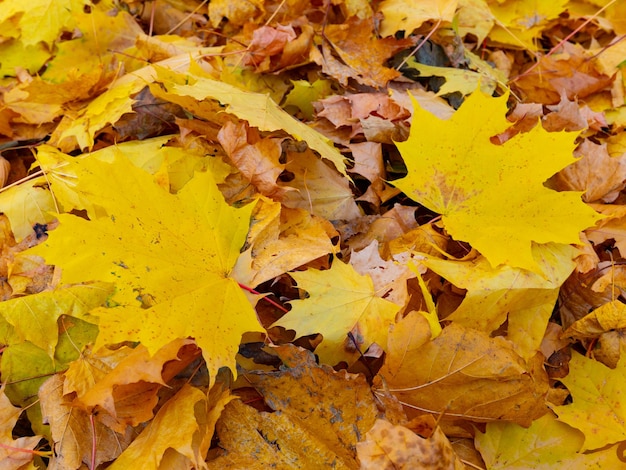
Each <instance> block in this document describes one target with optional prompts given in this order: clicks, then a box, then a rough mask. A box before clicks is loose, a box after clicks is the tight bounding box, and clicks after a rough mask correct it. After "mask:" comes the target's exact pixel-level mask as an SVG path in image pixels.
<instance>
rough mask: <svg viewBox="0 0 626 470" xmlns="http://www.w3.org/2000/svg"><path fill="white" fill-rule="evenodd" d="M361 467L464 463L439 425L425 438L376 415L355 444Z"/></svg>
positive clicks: (453, 469) (453, 467) (458, 467)
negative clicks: (374, 420)
mask: <svg viewBox="0 0 626 470" xmlns="http://www.w3.org/2000/svg"><path fill="white" fill-rule="evenodd" d="M356 448H357V455H358V457H359V461H360V462H361V470H378V469H385V470H386V469H389V470H391V469H400V470H409V469H412V468H440V469H442V470H462V469H464V468H465V465H463V463H462V462H461V461H460V460H459V458H458V457H457V456H456V454H455V452H454V450H453V449H452V446H451V445H450V442H449V441H448V439H447V438H446V436H445V434H444V433H443V432H442V431H441V429H438V428H437V429H436V430H435V432H434V433H433V435H432V436H430V437H429V438H428V439H424V438H422V437H420V436H418V435H417V434H415V433H413V432H412V431H411V430H409V429H407V428H405V427H404V426H400V425H395V426H394V425H393V424H391V423H389V422H387V421H384V420H381V419H378V420H376V423H374V426H373V427H372V429H370V430H369V431H368V432H367V434H366V439H365V440H364V441H362V442H359V443H358V444H357V447H356Z"/></svg>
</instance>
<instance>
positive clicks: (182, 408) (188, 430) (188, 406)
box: [108, 385, 228, 470]
mask: <svg viewBox="0 0 626 470" xmlns="http://www.w3.org/2000/svg"><path fill="white" fill-rule="evenodd" d="M227 402H228V398H227V399H226V400H224V402H223V403H221V406H223V405H225V404H226V403H227ZM206 404H207V397H206V395H205V394H204V393H202V392H201V391H200V390H199V389H197V388H195V387H192V386H190V385H184V386H183V388H181V389H180V390H179V391H178V392H177V393H176V395H174V396H173V397H172V398H170V399H169V400H167V402H166V403H165V404H164V405H163V407H162V408H161V409H160V410H159V411H158V413H157V414H156V416H155V417H154V419H153V420H152V421H151V422H150V424H148V426H146V428H145V429H144V430H143V431H142V432H141V434H139V436H137V438H135V440H133V442H132V443H131V444H130V445H129V446H128V448H127V449H126V450H125V451H124V452H123V453H122V455H120V456H119V457H118V458H117V459H115V461H114V462H113V463H112V464H111V465H110V466H109V467H108V468H110V469H112V470H115V469H126V468H131V467H133V466H135V465H137V462H142V464H141V465H142V468H145V469H154V470H157V469H159V468H161V467H160V465H161V464H162V460H163V459H164V458H165V456H166V453H167V452H171V451H175V452H177V453H178V454H180V455H182V457H183V458H182V459H180V460H177V462H178V466H172V467H170V468H185V467H187V466H190V465H193V466H194V467H195V468H204V467H205V464H204V459H205V458H206V455H205V454H206V450H208V449H204V452H202V449H201V448H200V444H201V443H202V442H203V441H204V440H205V439H206V434H213V429H212V426H211V425H209V424H208V423H206V421H205V417H206V414H207V410H206ZM211 424H212V425H213V426H214V425H215V422H213V423H211ZM170 458H173V457H170ZM183 465H184V467H183Z"/></svg>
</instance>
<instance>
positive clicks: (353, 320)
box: [272, 260, 400, 364]
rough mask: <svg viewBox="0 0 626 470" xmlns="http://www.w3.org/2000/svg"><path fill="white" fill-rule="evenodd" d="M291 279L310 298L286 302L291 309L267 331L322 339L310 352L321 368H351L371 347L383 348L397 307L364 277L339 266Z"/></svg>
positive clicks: (311, 270)
mask: <svg viewBox="0 0 626 470" xmlns="http://www.w3.org/2000/svg"><path fill="white" fill-rule="evenodd" d="M290 276H292V277H293V278H294V279H295V280H296V282H297V283H298V288H300V289H303V290H305V291H307V292H308V294H309V297H308V298H306V299H302V300H293V301H291V305H292V309H291V310H290V311H289V312H288V313H287V314H286V315H285V316H284V317H282V318H281V319H279V320H278V321H277V322H275V323H274V324H273V325H272V326H282V327H283V328H287V329H291V330H295V331H296V332H297V334H298V336H306V335H310V334H314V333H321V334H322V335H323V336H324V340H323V341H322V343H321V344H320V345H319V346H318V347H317V349H316V351H315V352H316V354H318V355H319V357H320V361H321V362H323V363H326V364H336V363H338V362H340V361H347V362H348V363H352V362H354V361H355V360H356V359H357V358H358V357H359V353H358V350H360V351H361V352H365V351H366V350H367V348H368V347H370V345H371V344H372V343H376V344H378V345H379V346H381V347H382V348H384V347H385V346H386V344H387V330H388V329H389V325H390V324H392V323H393V321H394V318H395V315H396V313H397V312H398V310H399V309H400V307H399V306H398V305H396V304H393V303H391V302H389V301H388V300H385V299H382V298H381V297H379V296H378V294H377V292H376V291H375V290H374V284H373V282H372V279H371V278H370V277H369V276H362V275H360V274H358V273H357V272H356V271H355V270H354V268H353V267H352V266H350V265H349V264H346V263H344V262H342V261H339V260H335V261H334V262H333V264H332V266H331V268H330V269H328V270H325V271H320V270H317V269H307V270H306V271H302V272H293V273H290ZM348 333H351V334H352V338H353V339H350V338H349V337H348ZM355 343H356V344H355Z"/></svg>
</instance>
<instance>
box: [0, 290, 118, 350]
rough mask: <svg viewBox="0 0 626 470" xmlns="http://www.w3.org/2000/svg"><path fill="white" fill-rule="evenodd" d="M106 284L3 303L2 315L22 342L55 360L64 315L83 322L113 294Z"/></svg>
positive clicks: (0, 313)
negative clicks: (29, 343)
mask: <svg viewBox="0 0 626 470" xmlns="http://www.w3.org/2000/svg"><path fill="white" fill-rule="evenodd" d="M113 290H114V288H113V286H112V285H110V284H105V283H94V284H84V285H76V286H67V287H63V288H59V289H56V290H54V291H46V292H40V293H39V294H34V295H29V296H26V297H18V298H15V299H12V300H9V301H6V302H2V303H0V315H1V316H3V317H4V318H5V319H6V320H7V321H8V322H9V323H10V324H11V325H12V326H13V328H15V332H16V333H17V334H18V335H19V336H20V338H21V339H22V341H30V342H31V343H33V344H34V345H35V346H37V347H39V348H41V349H43V350H44V351H46V352H47V353H48V355H49V356H50V357H51V358H53V357H54V352H55V350H56V346H57V341H58V327H57V320H58V319H59V317H60V316H61V315H71V316H74V317H77V318H84V317H85V315H87V313H88V312H89V311H90V310H92V309H93V308H96V307H99V306H101V305H103V304H104V303H105V301H106V299H107V298H108V297H109V296H111V295H112V294H113Z"/></svg>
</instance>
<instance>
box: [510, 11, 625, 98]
mask: <svg viewBox="0 0 626 470" xmlns="http://www.w3.org/2000/svg"><path fill="white" fill-rule="evenodd" d="M550 5H552V4H550ZM562 47H563V49H560V50H558V51H557V52H556V53H554V54H551V55H545V56H543V57H541V58H540V59H539V62H538V63H539V65H538V66H537V67H536V68H535V69H534V70H532V71H531V72H529V73H528V74H522V75H521V76H520V77H519V78H517V79H516V80H515V86H514V89H515V90H516V92H517V93H521V94H522V96H523V97H524V100H525V101H532V102H535V103H542V104H556V103H558V102H559V101H560V100H561V96H562V93H563V92H565V94H566V96H567V97H568V98H569V99H570V100H573V99H579V100H582V99H584V98H585V97H587V96H590V95H592V94H594V93H596V92H598V91H600V90H602V89H605V88H608V87H610V84H611V82H612V80H613V79H612V77H611V76H609V75H605V74H603V73H601V72H599V71H597V70H596V69H595V66H594V62H593V61H591V60H589V57H590V56H591V54H590V53H589V52H587V51H585V50H584V49H583V48H582V46H580V45H579V44H571V43H568V42H565V43H564V44H563V46H562Z"/></svg>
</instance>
